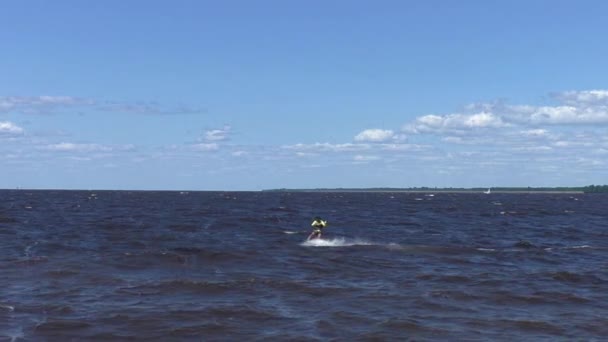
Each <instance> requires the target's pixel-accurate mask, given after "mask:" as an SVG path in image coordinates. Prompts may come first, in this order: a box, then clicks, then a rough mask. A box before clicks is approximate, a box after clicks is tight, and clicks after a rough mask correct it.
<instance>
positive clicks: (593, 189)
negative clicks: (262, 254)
mask: <svg viewBox="0 0 608 342" xmlns="http://www.w3.org/2000/svg"><path fill="white" fill-rule="evenodd" d="M486 190H488V188H452V187H450V188H438V187H426V186H423V187H412V188H317V189H286V188H283V189H271V190H264V191H284V192H298V191H318V192H332V191H334V192H364V191H369V192H399V191H411V192H441V191H444V192H484V191H486ZM491 191H492V192H584V193H600V192H604V193H608V185H588V186H581V187H493V188H491Z"/></svg>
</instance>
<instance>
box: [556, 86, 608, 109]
mask: <svg viewBox="0 0 608 342" xmlns="http://www.w3.org/2000/svg"><path fill="white" fill-rule="evenodd" d="M553 97H554V98H556V99H557V100H559V101H560V102H562V103H565V104H568V105H574V106H578V105H601V104H604V105H606V104H608V90H601V89H598V90H583V91H564V92H561V93H556V94H553Z"/></svg>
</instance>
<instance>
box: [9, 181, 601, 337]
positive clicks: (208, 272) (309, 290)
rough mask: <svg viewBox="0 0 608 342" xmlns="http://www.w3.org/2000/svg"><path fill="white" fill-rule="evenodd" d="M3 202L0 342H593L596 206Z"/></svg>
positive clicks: (515, 198) (454, 201)
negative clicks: (315, 233)
mask: <svg viewBox="0 0 608 342" xmlns="http://www.w3.org/2000/svg"><path fill="white" fill-rule="evenodd" d="M0 199H1V201H0V289H1V290H0V341H2V340H9V341H10V340H16V341H19V340H87V339H111V340H122V339H142V340H150V339H155V340H167V339H181V340H188V339H192V340H235V339H244V340H248V341H249V340H267V339H283V340H286V339H294V340H297V339H299V340H327V339H338V340H352V339H357V340H366V339H370V340H371V339H376V340H377V339H407V338H412V339H416V340H463V339H474V340H475V339H492V340H507V339H513V340H539V339H546V340H555V339H583V340H593V339H603V338H605V337H606V336H608V302H607V301H606V294H607V293H608V221H607V219H608V209H607V208H608V196H605V195H594V194H586V195H583V194H576V195H572V194H491V195H485V194H445V193H438V194H435V195H434V196H430V195H428V194H427V195H425V194H413V193H262V192H250V193H239V192H190V193H180V192H110V191H99V192H91V191H25V190H21V191H0ZM316 215H319V216H322V217H323V218H325V219H327V220H328V221H329V223H330V226H329V227H328V228H327V229H326V233H325V235H324V237H325V238H326V239H327V240H325V241H319V242H314V243H307V242H304V240H305V238H306V236H307V234H308V233H309V225H310V220H311V218H312V217H314V216H316Z"/></svg>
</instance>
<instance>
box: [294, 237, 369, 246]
mask: <svg viewBox="0 0 608 342" xmlns="http://www.w3.org/2000/svg"><path fill="white" fill-rule="evenodd" d="M300 245H301V246H306V247H349V246H371V245H377V244H376V243H373V242H369V241H365V240H361V239H346V238H335V239H314V240H308V241H304V242H302V243H301V244H300Z"/></svg>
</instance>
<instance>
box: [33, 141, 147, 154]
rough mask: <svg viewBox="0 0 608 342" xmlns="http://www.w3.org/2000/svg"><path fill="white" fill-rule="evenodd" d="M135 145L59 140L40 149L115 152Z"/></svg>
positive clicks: (129, 149) (126, 149)
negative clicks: (110, 144)
mask: <svg viewBox="0 0 608 342" xmlns="http://www.w3.org/2000/svg"><path fill="white" fill-rule="evenodd" d="M134 148H135V147H134V146H133V145H131V144H127V145H116V146H109V145H101V144H78V143H70V142H61V143H57V144H49V145H45V146H43V147H42V148H41V149H42V150H47V151H55V152H116V151H131V150H133V149H134Z"/></svg>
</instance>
